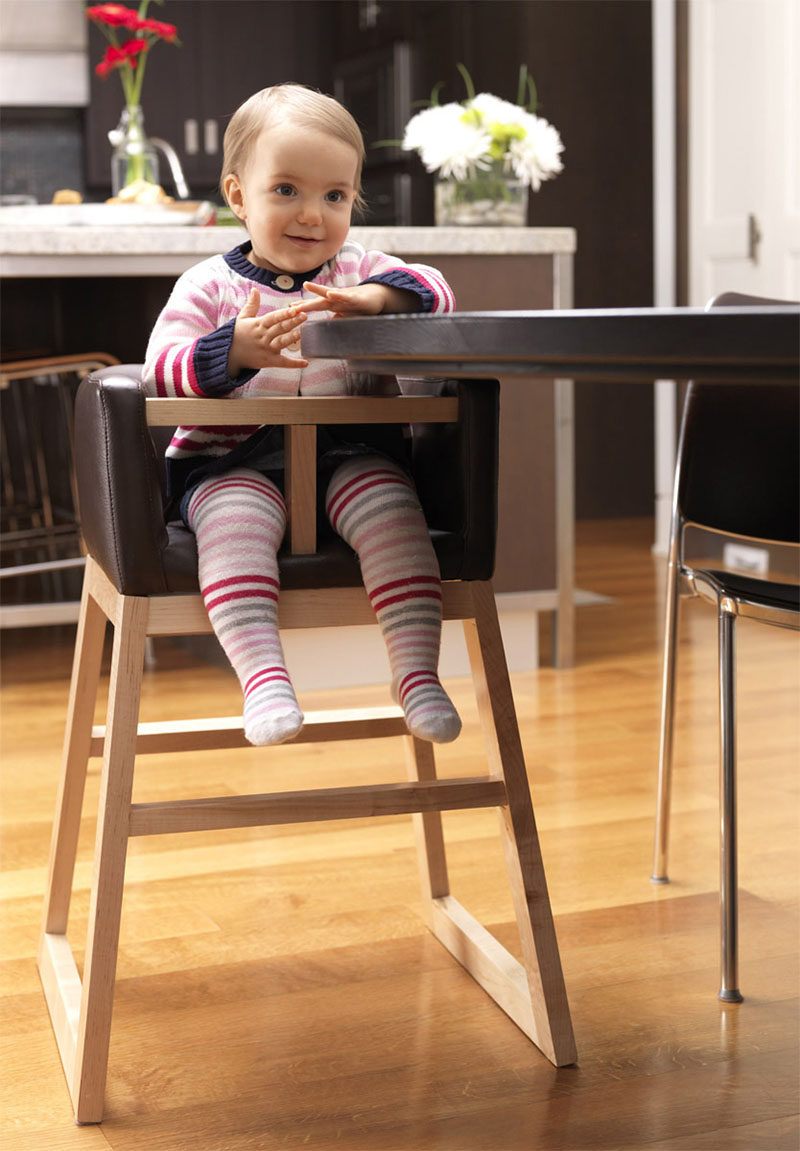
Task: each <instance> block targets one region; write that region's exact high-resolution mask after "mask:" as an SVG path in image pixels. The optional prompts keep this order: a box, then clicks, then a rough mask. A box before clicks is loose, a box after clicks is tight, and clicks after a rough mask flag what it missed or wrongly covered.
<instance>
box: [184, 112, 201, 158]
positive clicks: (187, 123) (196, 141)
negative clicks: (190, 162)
mask: <svg viewBox="0 0 800 1151" xmlns="http://www.w3.org/2000/svg"><path fill="white" fill-rule="evenodd" d="M183 150H184V152H185V153H186V155H187V156H196V155H197V153H198V152H199V151H200V126H199V125H198V123H197V121H196V120H184V122H183Z"/></svg>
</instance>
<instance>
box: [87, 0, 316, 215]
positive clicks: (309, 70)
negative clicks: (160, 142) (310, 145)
mask: <svg viewBox="0 0 800 1151" xmlns="http://www.w3.org/2000/svg"><path fill="white" fill-rule="evenodd" d="M157 16H158V18H159V19H162V20H165V21H168V22H170V23H173V24H175V25H176V26H177V28H178V35H179V38H180V41H181V46H178V47H176V46H174V45H171V44H161V43H159V44H156V45H155V47H154V49H153V50H152V51H151V53H150V57H149V59H148V61H147V72H146V74H145V78H144V86H143V92H142V107H143V109H144V116H145V126H146V130H147V132H148V134H149V135H151V136H156V137H161V138H162V139H164V140H166V141H167V142H168V143H169V144H171V145H172V147H173V148H174V149H175V151H176V152H177V154H178V157H179V159H180V162H181V166H182V168H183V172H184V175H185V177H186V180H187V182H188V184H189V188H190V190H191V194H192V197H193V198H195V197H197V196H204V195H209V194H212V193H213V192H214V191H215V189H216V186H217V184H218V181H219V174H220V166H221V162H222V137H223V135H224V132H225V128H226V126H227V124H228V121H229V119H230V117H231V115H232V113H233V112H234V111H235V110H236V108H237V107H238V106H239V104H241V103H242V102H243V101H244V100H246V99H247V97H248V96H250V95H252V94H253V92H256V91H258V90H259V89H260V88H266V87H268V86H269V85H270V84H279V83H282V82H285V81H288V80H294V81H297V82H298V83H301V84H310V85H313V86H314V87H319V88H322V89H323V90H327V91H330V90H331V88H332V83H333V81H332V61H331V57H330V35H331V32H330V26H331V20H332V16H333V5H330V4H328V3H327V2H326V0H304V2H303V3H296V2H290V0H270V3H268V4H265V3H254V2H253V0H203V3H196V2H191V0H190V2H187V0H174V2H172V3H170V2H169V0H167V3H166V4H165V5H164V7H163V9H159V11H158V13H157ZM105 47H106V41H105V39H104V37H103V36H102V33H101V32H100V31H99V30H98V29H97V28H95V27H92V28H91V32H90V50H89V55H90V61H91V69H92V72H91V97H90V101H89V107H88V109H87V113H86V166H87V172H86V183H87V187H88V188H89V189H90V191H91V192H92V193H93V194H96V195H103V194H108V193H109V189H110V183H111V176H110V164H111V146H110V144H109V142H108V132H109V130H110V129H112V128H115V127H116V125H117V122H118V120H119V116H120V112H121V110H122V106H123V96H122V86H121V84H120V83H119V77H118V76H117V75H116V74H115V73H112V74H111V75H110V76H109V77H108V78H107V79H106V80H101V79H100V78H99V77H98V76H97V75H96V73H95V71H94V68H95V66H96V65H97V63H99V61H100V60H101V59H102V56H103V53H104V52H105ZM159 161H160V169H161V183H162V184H163V185H164V187H165V188H166V189H167V191H169V192H173V187H172V181H171V178H170V175H169V167H168V165H167V163H166V160H164V158H163V157H161V156H160V157H159Z"/></svg>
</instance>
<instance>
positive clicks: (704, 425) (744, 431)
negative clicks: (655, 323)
mask: <svg viewBox="0 0 800 1151" xmlns="http://www.w3.org/2000/svg"><path fill="white" fill-rule="evenodd" d="M785 303H788V301H786V300H775V299H771V298H770V299H767V298H765V297H761V296H749V295H744V294H742V293H741V292H723V293H722V294H720V295H718V296H716V297H715V298H714V299H713V300H712V301H711V303H710V304H709V308H721V307H732V306H737V307H758V306H759V305H766V304H785ZM798 385H800V381H798ZM678 465H679V469H680V472H679V482H678V505H679V510H680V513H681V515H682V516H683V517H684V518H685V519H687V520H691V521H692V522H693V523H697V524H702V525H703V526H704V527H709V528H715V529H716V530H718V531H722V532H730V533H731V534H734V535H744V536H752V537H754V538H759V539H767V540H776V541H781V542H784V543H797V542H798V540H800V386H795V385H793V384H781V385H772V384H698V383H693V384H690V385H689V388H688V390H687V393H686V400H685V403H684V410H683V422H682V427H681V437H680V444H679V447H678Z"/></svg>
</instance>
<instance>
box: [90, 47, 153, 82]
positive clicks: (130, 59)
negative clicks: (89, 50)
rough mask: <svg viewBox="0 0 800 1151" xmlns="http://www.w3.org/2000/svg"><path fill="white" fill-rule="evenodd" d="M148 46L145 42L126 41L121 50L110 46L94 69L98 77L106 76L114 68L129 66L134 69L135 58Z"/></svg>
mask: <svg viewBox="0 0 800 1151" xmlns="http://www.w3.org/2000/svg"><path fill="white" fill-rule="evenodd" d="M149 47H150V45H149V44H148V42H147V41H146V40H128V41H127V42H126V43H125V44H123V45H122V47H121V48H115V47H114V45H113V44H110V45H109V46H108V48H107V49H106V54H105V56H104V57H103V59H102V60H101V61H100V63H99V64H98V65H97V67H96V68H95V72H96V73H97V75H98V76H103V77H105V76H108V74H109V72H113V70H114V69H115V68H121V67H122V66H123V65H124V64H130V66H131V68H135V67H136V57H137V56H139V55H141V53H142V52H146V51H147V50H148V48H149Z"/></svg>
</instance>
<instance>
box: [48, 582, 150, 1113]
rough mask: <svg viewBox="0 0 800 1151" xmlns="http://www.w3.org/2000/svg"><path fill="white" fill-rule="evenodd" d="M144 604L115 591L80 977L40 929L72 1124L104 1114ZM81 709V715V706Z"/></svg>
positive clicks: (66, 950) (65, 951)
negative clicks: (84, 940) (90, 882)
mask: <svg viewBox="0 0 800 1151" xmlns="http://www.w3.org/2000/svg"><path fill="white" fill-rule="evenodd" d="M89 579H91V572H87V580H89ZM92 603H93V607H92V608H89V607H88V604H87V619H88V618H89V616H90V615H91V618H92V625H91V631H92V634H93V635H94V629H95V627H96V622H95V618H94V617H95V610H98V609H97V605H96V604H94V601H92ZM147 611H148V601H147V600H146V599H137V598H133V597H125V596H119V597H118V598H117V602H116V606H115V610H114V612H113V618H112V622H113V624H114V649H113V654H112V661H111V678H110V683H109V703H108V716H107V723H106V737H105V744H104V751H103V769H102V777H101V787H100V797H99V806H98V819H97V836H96V845H95V860H94V878H93V883H92V896H91V904H90V910H89V930H88V935H87V942H86V954H85V959H84V969H83V979H82V980H81V979H80V977H79V975H78V971H77V967H76V965H75V961H74V958H73V956H72V952H71V949H70V946H69V943H68V940H67V938H66V935H65V934H64V933H63V932H54V931H51V932H46V933H45V934H43V936H42V943H41V947H40V953H39V964H40V973H41V977H42V984H43V986H44V990H45V996H46V998H47V1003H48V1008H49V1010H50V1015H51V1018H52V1020H53V1028H54V1030H55V1033H56V1039H57V1041H58V1046H59V1051H60V1053H61V1059H62V1063H63V1065H64V1072H65V1075H66V1078H67V1083H68V1085H69V1089H70V1094H71V1096H72V1102H73V1106H74V1108H75V1119H76V1122H78V1123H98V1122H99V1121H100V1120H101V1118H102V1114H103V1095H104V1090H105V1081H106V1069H107V1064H108V1048H109V1039H110V1033H111V1012H112V1007H113V1001H114V978H115V973H116V963H117V951H118V943H119V927H120V916H121V911H122V891H123V881H124V873H125V859H126V855H127V847H128V824H129V818H130V804H131V793H132V789H133V766H134V756H135V749H136V728H137V721H138V713H139V697H140V693H141V682H142V670H143V665H144V648H145V641H146V632H147ZM95 638H96V637H95ZM95 657H96V652H94V656H93V658H95ZM84 658H85V660H86V663H87V664H88V663H90V662H91V661H90V660H89V658H88V656H85V657H84ZM77 710H78V709H77V708H76V711H77ZM87 710H88V709H87ZM81 716H82V721H85V715H83V712H81ZM73 726H74V728H75V731H74V733H73V738H74V743H73V749H74V748H75V743H82V742H83V741H85V738H86V737H85V730H84V728H85V722H81V724H80V725H77V724H76V725H73ZM76 759H77V753H76ZM76 774H77V773H76ZM74 790H75V788H74V787H72V788H71V791H72V792H74ZM51 918H52V919H54V918H55V917H54V916H51Z"/></svg>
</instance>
